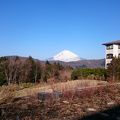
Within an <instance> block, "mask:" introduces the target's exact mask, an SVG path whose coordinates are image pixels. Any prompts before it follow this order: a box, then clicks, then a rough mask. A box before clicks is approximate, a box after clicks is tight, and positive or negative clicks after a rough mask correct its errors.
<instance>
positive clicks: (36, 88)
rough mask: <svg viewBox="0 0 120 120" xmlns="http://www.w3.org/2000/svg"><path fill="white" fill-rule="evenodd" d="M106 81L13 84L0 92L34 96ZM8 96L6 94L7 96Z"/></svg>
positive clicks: (102, 83) (90, 85) (18, 95)
mask: <svg viewBox="0 0 120 120" xmlns="http://www.w3.org/2000/svg"><path fill="white" fill-rule="evenodd" d="M105 84H106V82H105V81H97V80H75V81H68V82H61V83H56V84H54V83H51V84H42V85H40V84H38V85H30V87H28V88H24V87H21V86H17V85H11V86H6V87H3V88H1V91H0V94H1V97H2V95H3V97H4V95H5V94H4V92H5V91H8V92H12V93H13V94H14V97H24V96H30V95H31V96H32V95H35V94H37V93H39V92H53V91H60V92H64V91H69V90H76V89H79V88H80V89H81V88H86V87H94V86H98V85H105ZM5 97H6V96H5Z"/></svg>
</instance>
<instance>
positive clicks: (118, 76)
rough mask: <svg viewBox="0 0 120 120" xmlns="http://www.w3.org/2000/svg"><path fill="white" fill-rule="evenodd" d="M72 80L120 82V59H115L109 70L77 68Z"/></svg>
mask: <svg viewBox="0 0 120 120" xmlns="http://www.w3.org/2000/svg"><path fill="white" fill-rule="evenodd" d="M71 77H72V79H74V80H76V79H91V80H92V79H95V80H105V81H108V82H119V81H120V58H116V57H114V58H113V59H112V62H111V63H110V64H109V65H108V67H107V69H104V68H95V69H92V68H91V69H90V68H77V69H74V70H73V72H72V75H71Z"/></svg>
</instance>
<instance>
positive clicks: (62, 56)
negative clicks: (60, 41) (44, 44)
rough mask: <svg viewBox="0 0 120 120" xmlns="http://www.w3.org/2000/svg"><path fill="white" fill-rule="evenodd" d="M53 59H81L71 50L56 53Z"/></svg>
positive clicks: (69, 60)
mask: <svg viewBox="0 0 120 120" xmlns="http://www.w3.org/2000/svg"><path fill="white" fill-rule="evenodd" d="M52 59H53V60H55V61H63V62H73V61H79V60H80V58H79V56H78V55H76V54H75V53H73V52H71V51H69V50H63V51H62V52H60V53H58V54H57V55H55V56H54V57H53V58H52Z"/></svg>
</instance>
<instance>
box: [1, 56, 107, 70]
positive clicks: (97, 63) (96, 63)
mask: <svg viewBox="0 0 120 120" xmlns="http://www.w3.org/2000/svg"><path fill="white" fill-rule="evenodd" d="M1 57H2V56H1ZM3 57H4V56H3ZM5 57H8V58H15V57H16V56H5ZM18 57H19V58H20V59H21V60H22V61H25V60H26V59H27V58H28V57H22V56H18ZM34 60H36V61H39V62H41V63H42V64H45V62H46V61H44V60H39V59H34ZM49 62H50V63H55V62H58V63H60V64H62V65H64V66H71V67H73V68H78V67H79V68H104V66H105V59H94V60H85V59H82V60H79V61H73V62H63V61H57V60H56V61H55V60H53V61H52V60H50V61H49Z"/></svg>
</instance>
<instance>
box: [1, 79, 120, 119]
mask: <svg viewBox="0 0 120 120" xmlns="http://www.w3.org/2000/svg"><path fill="white" fill-rule="evenodd" d="M78 88H81V90H80V89H78ZM3 89H4V90H3V91H2V88H1V89H0V91H1V92H0V95H1V97H2V95H3V96H4V97H3V98H2V99H1V104H0V116H1V117H0V119H1V120H2V119H9V120H16V119H17V120H19V119H20V120H79V119H82V118H83V117H84V116H86V115H91V114H92V113H96V112H98V111H103V110H107V109H109V108H111V107H113V106H116V105H119V104H120V85H119V84H114V85H109V84H108V83H106V82H99V81H92V80H91V81H90V80H83V81H79V80H77V81H69V82H65V83H57V84H50V85H42V86H41V85H35V86H31V87H30V88H25V89H20V88H19V87H18V86H17V87H16V86H13V87H12V86H10V87H9V89H8V87H6V88H3ZM5 90H7V92H6V94H5ZM53 91H61V92H62V94H63V95H62V97H60V98H59V99H54V98H51V97H49V99H47V100H46V101H43V102H42V101H40V100H39V99H38V96H37V93H39V92H46V93H52V92H53ZM5 95H6V96H5ZM5 97H6V98H5ZM7 97H8V98H7ZM2 100H3V102H2Z"/></svg>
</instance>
